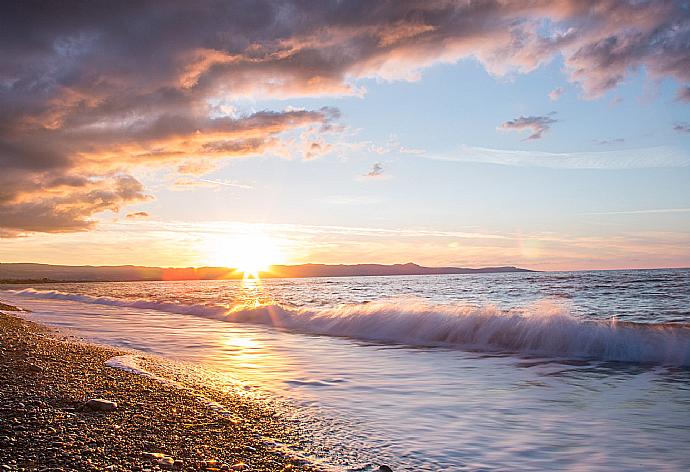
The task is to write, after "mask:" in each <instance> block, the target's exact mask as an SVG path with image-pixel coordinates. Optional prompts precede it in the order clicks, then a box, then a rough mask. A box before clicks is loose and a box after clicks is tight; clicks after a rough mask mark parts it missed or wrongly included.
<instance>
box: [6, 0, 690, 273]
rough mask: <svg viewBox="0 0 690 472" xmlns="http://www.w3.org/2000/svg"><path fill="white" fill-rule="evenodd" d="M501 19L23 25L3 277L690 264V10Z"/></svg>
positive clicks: (10, 125) (14, 72) (15, 36)
mask: <svg viewBox="0 0 690 472" xmlns="http://www.w3.org/2000/svg"><path fill="white" fill-rule="evenodd" d="M482 5H484V4H482V3H481V2H479V3H476V4H474V3H473V4H461V3H458V4H452V3H451V4H436V3H433V2H431V3H427V4H423V5H417V4H412V3H406V2H402V3H394V4H386V5H384V6H382V7H381V8H371V7H370V5H367V4H366V3H357V2H350V3H346V4H341V3H328V2H323V3H317V4H314V5H312V6H310V7H307V6H305V5H304V4H290V3H283V4H276V3H271V2H266V3H264V2H259V3H257V4H256V5H254V6H253V8H234V9H233V11H232V14H231V13H229V12H228V11H227V10H225V9H224V7H223V6H222V5H221V4H216V3H213V2H207V3H206V2H202V3H199V4H198V5H195V6H192V5H184V4H176V3H169V4H146V3H142V4H138V5H126V4H121V5H120V4H114V5H108V7H107V8H103V7H102V6H99V5H96V4H93V5H83V4H70V3H63V4H60V5H57V4H56V5H42V6H41V7H40V8H35V7H34V6H33V5H32V4H31V3H18V4H15V5H13V6H12V8H8V11H7V12H6V13H7V14H6V15H4V18H3V23H4V26H5V27H4V28H3V29H2V30H3V32H2V33H0V34H1V35H2V36H3V39H4V41H3V44H4V46H3V49H4V52H5V53H6V54H5V56H6V60H5V67H4V68H3V69H4V70H3V71H2V73H0V104H2V105H3V106H2V107H1V108H2V111H1V112H0V164H1V165H2V168H3V173H2V175H0V188H1V189H2V194H1V195H0V260H19V261H20V262H28V261H31V262H34V261H35V262H37V263H45V264H58V265H96V266H98V265H101V266H103V265H111V266H114V265H125V264H133V265H140V266H153V267H204V266H222V267H238V268H240V269H241V270H244V271H246V272H248V273H252V272H258V271H261V270H262V269H264V268H266V267H268V266H270V265H299V264H307V263H314V264H348V265H350V264H365V263H375V264H395V263H399V261H401V260H411V259H413V260H415V261H416V263H418V264H420V265H422V266H426V267H439V266H447V267H487V266H516V267H525V268H529V269H531V270H539V271H582V270H631V269H638V268H639V269H654V268H686V267H690V251H689V250H688V247H690V190H688V189H690V108H689V107H688V104H689V103H690V70H689V69H688V68H687V67H684V66H683V64H687V63H690V51H689V50H688V47H687V35H688V31H690V30H689V29H688V26H687V21H686V17H687V15H688V6H687V4H685V3H683V2H674V1H668V2H666V1H664V2H652V3H647V2H606V1H598V2H593V3H587V4H584V5H583V4H578V3H571V2H568V1H566V0H563V1H559V2H544V3H542V2H535V3H530V4H529V5H526V4H524V3H522V2H506V3H505V4H503V5H501V6H498V5H494V4H491V3H487V4H485V5H484V6H482ZM70 12H72V13H74V14H69V13H70ZM257 12H260V13H261V14H260V15H258V16H257V15H256V13H257ZM77 13H78V14H77ZM135 20H136V21H135ZM142 26H143V27H142ZM372 261H373V262H372Z"/></svg>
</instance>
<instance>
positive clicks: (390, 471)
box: [376, 465, 393, 472]
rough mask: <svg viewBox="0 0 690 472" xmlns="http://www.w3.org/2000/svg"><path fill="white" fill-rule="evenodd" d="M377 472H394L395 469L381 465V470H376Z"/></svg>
mask: <svg viewBox="0 0 690 472" xmlns="http://www.w3.org/2000/svg"><path fill="white" fill-rule="evenodd" d="M376 472H393V469H391V468H390V467H388V466H387V465H380V466H379V468H378V469H376Z"/></svg>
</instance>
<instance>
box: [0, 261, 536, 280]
mask: <svg viewBox="0 0 690 472" xmlns="http://www.w3.org/2000/svg"><path fill="white" fill-rule="evenodd" d="M505 272H533V271H531V270H529V269H522V268H519V267H514V266H496V267H480V268H467V267H425V266H421V265H418V264H415V263H413V262H407V263H404V264H314V263H309V264H298V265H274V266H272V267H271V268H270V270H268V271H262V272H261V273H260V277H261V278H306V277H371V276H396V275H442V274H486V273H505ZM243 277H244V274H243V273H242V272H240V271H238V270H236V269H234V268H230V267H149V266H136V265H129V264H128V265H118V266H93V265H84V266H70V265H52V264H41V263H30V262H27V263H24V262H20V263H0V282H4V283H22V282H33V283H35V282H66V281H69V282H127V281H130V282H134V281H156V280H160V281H164V280H223V279H242V278H243Z"/></svg>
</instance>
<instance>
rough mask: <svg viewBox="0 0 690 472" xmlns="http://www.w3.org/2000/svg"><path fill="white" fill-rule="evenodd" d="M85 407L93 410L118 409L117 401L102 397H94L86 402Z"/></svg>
mask: <svg viewBox="0 0 690 472" xmlns="http://www.w3.org/2000/svg"><path fill="white" fill-rule="evenodd" d="M83 409H85V410H91V411H114V410H116V409H117V403H115V402H111V401H110V400H104V399H102V398H92V399H91V400H88V401H87V402H86V403H84V405H83Z"/></svg>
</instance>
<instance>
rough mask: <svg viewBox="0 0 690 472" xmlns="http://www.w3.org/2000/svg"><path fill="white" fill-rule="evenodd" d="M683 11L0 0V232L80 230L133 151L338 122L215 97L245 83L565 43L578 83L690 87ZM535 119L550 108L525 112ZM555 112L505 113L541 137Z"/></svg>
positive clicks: (255, 89)
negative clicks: (235, 111) (647, 80)
mask: <svg viewBox="0 0 690 472" xmlns="http://www.w3.org/2000/svg"><path fill="white" fill-rule="evenodd" d="M689 18H690V8H688V3H687V2H685V1H673V0H648V1H645V0H628V1H624V0H600V1H592V2H582V1H579V0H553V1H552V0H533V1H529V2H527V1H522V0H514V1H510V0H508V1H503V2H495V1H491V0H484V1H482V0H479V1H473V2H445V1H429V2H419V1H416V0H410V1H399V2H376V3H373V2H371V1H364V0H361V1H356V0H352V1H348V2H340V1H314V2H302V1H295V2H278V1H269V0H252V1H249V0H246V1H231V0H230V1H225V0H223V1H221V0H213V1H211V0H209V1H198V2H186V1H175V0H170V1H166V2H158V1H140V2H112V1H111V2H105V1H90V2H82V1H76V0H72V1H70V0H65V1H61V2H42V1H31V0H26V1H22V2H8V3H7V4H5V5H3V11H2V15H0V45H1V46H0V64H2V67H1V68H0V168H1V169H2V171H3V172H2V173H1V174H0V217H1V218H0V230H1V229H2V228H11V229H12V231H15V230H17V231H21V230H25V231H67V230H81V229H84V228H88V227H90V225H91V224H92V216H93V214H94V213H96V212H98V211H102V209H110V210H112V209H115V208H119V207H120V206H123V205H126V204H127V203H130V202H134V201H138V200H140V199H142V198H144V194H145V192H143V191H139V192H130V193H127V192H125V193H123V194H121V195H120V194H118V193H117V190H116V187H117V182H118V179H121V178H125V177H127V178H129V179H132V180H133V181H135V180H134V177H131V175H135V174H136V168H137V166H141V165H149V166H151V165H156V166H166V167H167V166H169V167H170V168H172V169H177V168H180V169H186V170H188V171H191V172H196V173H198V172H201V171H202V170H201V169H202V168H209V167H212V166H213V164H208V162H209V160H213V159H218V158H227V157H237V156H248V155H255V154H262V153H265V152H267V151H269V150H270V149H273V148H274V147H278V148H280V147H281V146H289V145H290V143H291V142H292V141H290V140H283V139H282V138H281V136H282V134H283V133H285V132H289V131H291V130H295V129H299V128H308V129H313V132H314V133H324V132H329V131H333V130H336V129H337V125H334V121H335V120H337V119H338V112H337V110H335V109H330V108H326V109H320V110H313V111H283V112H271V111H261V112H258V113H255V114H252V115H247V116H239V117H238V116H234V115H232V116H230V115H228V116H224V115H223V114H222V113H221V114H218V113H215V112H214V111H215V110H216V109H219V107H218V105H217V103H218V102H222V101H230V102H232V100H233V99H235V98H239V97H254V98H266V97H279V98H289V97H303V96H313V95H324V94H331V95H339V94H361V93H363V90H361V89H360V88H359V85H358V83H357V80H358V79H361V78H365V77H378V78H382V79H384V80H388V79H411V78H416V77H417V76H418V74H419V72H420V71H421V70H422V69H423V68H425V67H428V66H430V65H431V64H434V63H437V62H455V61H457V60H460V59H462V58H467V57H474V58H476V59H477V60H478V61H480V62H481V63H482V64H483V65H484V66H485V67H486V69H487V70H489V71H490V72H491V73H493V74H498V75H500V74H505V73H508V72H529V71H531V70H534V69H535V68H537V67H539V66H540V65H541V64H543V63H545V62H547V61H549V60H551V59H552V58H554V57H556V56H561V57H562V58H563V61H564V63H565V71H566V73H567V74H568V76H569V79H570V80H571V81H572V82H574V83H576V84H578V85H579V86H580V87H581V88H582V90H583V92H584V95H585V96H587V97H590V98H593V97H598V96H600V95H602V94H603V93H605V92H606V91H608V90H610V89H611V88H613V87H615V86H616V85H617V84H618V83H620V82H621V81H622V80H623V79H624V78H625V77H626V75H627V74H629V73H630V71H632V70H635V69H638V68H644V69H645V70H646V71H647V73H648V74H649V75H650V76H651V77H652V78H660V77H667V76H668V77H673V78H675V79H676V80H677V81H678V82H679V83H681V84H684V86H683V87H682V88H681V89H680V90H679V92H678V97H679V99H681V100H689V99H690V88H689V87H688V85H687V84H689V83H690V20H689ZM220 108H222V107H220ZM530 118H531V119H538V118H542V119H544V120H543V121H541V122H539V121H537V122H534V123H532V124H527V123H524V122H520V121H519V120H529V119H530ZM549 120H552V121H549ZM554 121H555V120H553V118H549V117H525V118H520V119H518V120H513V121H512V123H513V124H512V125H510V124H509V123H511V122H508V126H507V127H508V129H520V128H519V127H520V126H522V127H526V128H529V129H531V130H532V135H531V136H530V138H531V139H537V138H538V137H541V135H542V133H543V132H544V131H545V130H546V129H548V126H549V125H550V124H552V123H553V122H554ZM299 146H300V150H299V152H300V153H301V155H303V156H305V157H307V158H313V157H316V156H318V155H321V154H322V153H323V152H324V151H325V150H327V149H328V146H327V144H326V143H325V142H324V141H323V140H321V139H318V138H317V137H314V136H313V135H309V136H308V137H307V138H305V139H304V142H301V143H299ZM283 152H285V151H283ZM197 159H199V160H201V161H202V162H204V165H198V166H195V165H194V161H195V160H197ZM96 189H98V190H99V191H100V192H110V193H111V195H110V197H109V198H105V197H106V195H105V194H103V195H101V196H103V197H104V198H105V199H104V200H103V204H99V205H94V204H92V203H91V202H90V201H89V200H88V198H91V196H93V195H94V194H90V193H89V192H95V191H96ZM116 195H120V196H116ZM80 198H81V199H82V200H79V199H80ZM66 199H67V200H69V199H72V200H74V199H77V201H75V202H73V203H72V204H71V206H69V208H67V204H66V203H64V201H65V200H66ZM106 202H107V203H106ZM22 209H23V210H25V211H26V210H29V209H33V210H32V211H33V213H27V214H24V215H23V216H22V217H20V210H22ZM8 231H9V230H8Z"/></svg>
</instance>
